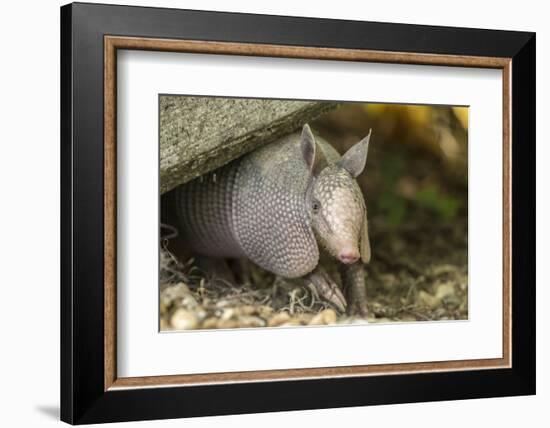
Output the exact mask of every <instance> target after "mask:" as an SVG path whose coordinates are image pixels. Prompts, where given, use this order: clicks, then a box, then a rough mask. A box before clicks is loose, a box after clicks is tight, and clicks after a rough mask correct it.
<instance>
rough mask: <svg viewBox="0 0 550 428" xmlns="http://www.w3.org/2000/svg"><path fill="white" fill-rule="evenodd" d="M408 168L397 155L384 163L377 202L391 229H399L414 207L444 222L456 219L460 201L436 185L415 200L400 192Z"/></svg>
mask: <svg viewBox="0 0 550 428" xmlns="http://www.w3.org/2000/svg"><path fill="white" fill-rule="evenodd" d="M405 166H406V163H405V158H404V156H403V155H402V154H397V153H393V154H391V155H390V156H387V158H386V159H384V161H383V163H382V169H381V174H382V176H381V178H382V186H381V187H382V192H381V194H380V197H379V198H378V200H377V210H378V212H379V213H382V214H383V216H384V218H385V219H386V224H387V226H388V228H389V229H391V230H395V229H397V228H399V226H400V225H401V224H402V223H403V221H404V220H405V218H406V216H407V211H408V210H409V209H410V208H412V207H416V208H420V209H421V210H424V211H428V212H431V213H432V214H435V215H436V216H437V217H438V218H440V219H441V220H444V221H450V220H453V219H454V218H456V216H457V214H458V210H459V209H460V207H461V201H460V200H459V199H458V198H457V197H455V196H453V195H449V194H447V193H446V192H445V191H443V190H442V189H441V188H440V187H439V186H438V185H437V184H427V185H425V186H424V187H421V188H420V189H419V190H418V191H417V192H416V194H415V195H414V196H413V197H412V198H405V197H404V196H403V195H401V194H400V193H399V191H398V183H399V181H400V180H401V179H402V178H403V177H404V176H405V175H406V173H407V171H406V168H405Z"/></svg>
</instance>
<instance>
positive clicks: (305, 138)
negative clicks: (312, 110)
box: [300, 123, 327, 176]
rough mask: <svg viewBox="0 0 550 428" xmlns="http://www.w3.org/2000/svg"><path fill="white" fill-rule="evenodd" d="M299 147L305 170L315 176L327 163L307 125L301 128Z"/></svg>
mask: <svg viewBox="0 0 550 428" xmlns="http://www.w3.org/2000/svg"><path fill="white" fill-rule="evenodd" d="M300 145H301V147H302V156H303V157H304V161H305V163H306V166H307V168H308V169H309V171H310V172H311V174H312V175H314V176H316V175H317V174H319V172H321V170H322V169H323V168H324V167H325V166H326V165H327V161H326V159H325V156H323V152H322V151H321V149H320V148H319V145H318V144H317V142H316V141H315V137H314V135H313V132H311V128H310V127H309V125H308V124H307V123H306V124H305V125H304V127H303V128H302V136H301V141H300Z"/></svg>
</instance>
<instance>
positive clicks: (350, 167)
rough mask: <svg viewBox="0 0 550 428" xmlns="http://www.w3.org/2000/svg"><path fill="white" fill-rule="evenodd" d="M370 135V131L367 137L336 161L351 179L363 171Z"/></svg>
mask: <svg viewBox="0 0 550 428" xmlns="http://www.w3.org/2000/svg"><path fill="white" fill-rule="evenodd" d="M371 133H372V129H371V130H370V131H369V135H367V136H366V137H365V138H363V139H362V140H361V141H359V142H358V143H356V144H355V145H353V146H352V147H351V148H350V149H349V150H348V151H347V152H346V153H345V154H344V156H342V158H341V159H340V160H339V161H338V165H340V166H341V167H342V168H344V169H345V170H346V171H348V172H349V173H350V174H351V176H352V177H357V176H358V175H359V174H361V173H362V172H363V170H364V169H365V164H366V163H367V153H368V152H369V140H370V134H371Z"/></svg>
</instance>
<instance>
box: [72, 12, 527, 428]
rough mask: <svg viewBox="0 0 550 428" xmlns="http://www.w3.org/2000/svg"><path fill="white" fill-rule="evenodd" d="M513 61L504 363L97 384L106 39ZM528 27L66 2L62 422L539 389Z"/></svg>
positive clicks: (101, 358) (450, 397) (100, 365)
mask: <svg viewBox="0 0 550 428" xmlns="http://www.w3.org/2000/svg"><path fill="white" fill-rule="evenodd" d="M105 35H117V36H136V37H154V38H166V39H187V40H208V41H227V42H240V43H263V44H272V45H292V46H316V47H329V48H348V49H368V50H374V51H396V52H413V53H426V54H447V55H468V56H491V57H507V58H512V96H511V100H512V137H511V139H512V166H513V179H512V207H513V215H512V242H513V247H512V266H513V269H512V367H511V368H506V369H494V370H467V371H453V372H432V373H416V374H399V375H391V376H387V375H385V376H382V375H381V376H368V377H346V378H332V379H307V380H292V381H269V382H254V383H234V384H219V385H197V386H183V387H163V388H141V389H128V390H114V391H110V390H107V391H105V390H104V317H103V311H104V295H103V280H104V277H103V275H104V269H103V268H104V254H103V250H104V246H103V239H104V238H103V237H104V222H103V219H104V182H103V177H104V174H103V172H104V151H103V136H104V128H103V120H104V116H103V113H104V104H103V103H104V99H103V88H104V80H103V78H104V74H103V72H104V67H103V60H104V36H105ZM535 98H536V91H535V34H534V33H528V32H512V31H495V30H482V29H466V28H449V27H436V26H420V25H407V24H390V23H376V22H358V21H343V20H329V19H312V18H297V17H285V16H267V15H251V14H237V13H221V12H207V11H192V10H177V9H161V8H144V7H128V6H112V5H100V4H85V3H74V4H69V5H66V6H63V7H62V8H61V419H62V420H63V421H65V422H68V423H71V424H85V423H98V422H115V421H131V420H144V419H165V418H179V417H190V416H203V415H223V414H237V413H257V412H270V411H282V410H300V409H316V408H329V407H333V408H334V407H347V406H365V405H374V404H391V403H405V402H419V401H439V400H458V399H469V398H482V397H498V396H513V395H529V394H534V393H535V336H536V329H535Z"/></svg>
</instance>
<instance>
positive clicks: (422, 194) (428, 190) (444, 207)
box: [416, 184, 461, 220]
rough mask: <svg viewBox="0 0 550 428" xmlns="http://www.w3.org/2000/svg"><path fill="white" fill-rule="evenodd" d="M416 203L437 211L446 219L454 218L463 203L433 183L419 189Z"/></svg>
mask: <svg viewBox="0 0 550 428" xmlns="http://www.w3.org/2000/svg"><path fill="white" fill-rule="evenodd" d="M416 203H417V204H418V206H420V207H422V208H426V209H428V210H430V211H433V212H435V213H436V214H438V215H439V216H440V217H441V218H442V219H444V220H452V219H454V218H455V217H456V215H457V212H458V209H459V208H460V205H461V203H460V201H459V200H458V199H457V198H456V197H454V196H452V195H446V194H444V193H443V192H441V190H440V189H439V187H438V186H436V185H433V184H432V185H429V186H426V187H425V188H423V189H421V190H419V191H418V193H417V194H416Z"/></svg>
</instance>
